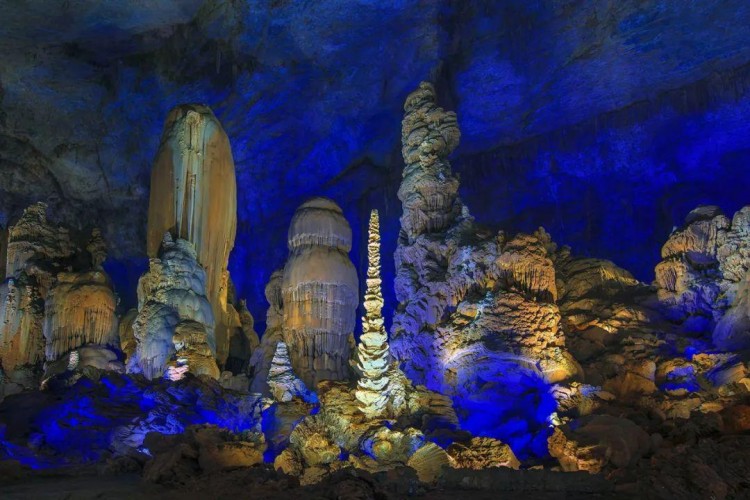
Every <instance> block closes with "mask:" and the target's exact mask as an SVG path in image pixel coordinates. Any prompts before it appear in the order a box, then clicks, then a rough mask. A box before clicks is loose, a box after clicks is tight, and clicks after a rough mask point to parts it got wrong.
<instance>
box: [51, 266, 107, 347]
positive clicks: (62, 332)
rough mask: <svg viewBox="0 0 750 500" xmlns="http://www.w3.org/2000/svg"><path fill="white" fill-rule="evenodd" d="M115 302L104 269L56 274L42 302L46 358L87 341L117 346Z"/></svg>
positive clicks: (82, 344)
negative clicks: (51, 286)
mask: <svg viewBox="0 0 750 500" xmlns="http://www.w3.org/2000/svg"><path fill="white" fill-rule="evenodd" d="M116 306H117V300H116V298H115V294H114V292H113V290H112V285H111V284H110V283H109V278H108V277H107V275H106V274H104V272H102V271H90V272H86V273H60V274H58V275H57V283H56V284H55V286H54V287H53V288H52V290H50V292H49V294H48V295H47V300H46V302H45V315H44V316H45V318H44V330H43V331H44V338H45V340H46V348H45V354H46V358H47V361H54V360H56V359H58V358H59V357H60V356H62V355H63V354H65V353H67V352H70V351H72V350H74V349H78V348H79V347H81V346H85V345H89V344H93V345H97V346H109V347H111V348H114V349H117V348H119V339H118V321H117V316H116V315H115V307H116Z"/></svg>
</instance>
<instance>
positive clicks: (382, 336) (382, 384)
mask: <svg viewBox="0 0 750 500" xmlns="http://www.w3.org/2000/svg"><path fill="white" fill-rule="evenodd" d="M368 234H369V237H368V240H367V259H368V266H367V291H366V292H365V316H364V317H363V318H362V336H361V337H360V339H359V346H357V369H358V370H359V372H360V373H361V374H362V375H361V376H360V378H359V380H358V381H357V390H356V391H355V396H356V397H357V400H359V402H360V403H361V404H360V407H359V408H360V410H362V412H363V413H364V414H365V415H367V416H368V417H376V416H379V415H382V414H383V412H384V411H385V409H386V406H387V404H388V382H389V378H388V369H389V367H390V352H389V348H388V334H387V333H386V331H385V327H384V326H383V315H382V313H381V311H382V309H383V294H382V292H381V289H380V287H381V283H382V281H381V279H380V221H379V219H378V211H377V210H373V211H372V212H371V213H370V226H369V233H368Z"/></svg>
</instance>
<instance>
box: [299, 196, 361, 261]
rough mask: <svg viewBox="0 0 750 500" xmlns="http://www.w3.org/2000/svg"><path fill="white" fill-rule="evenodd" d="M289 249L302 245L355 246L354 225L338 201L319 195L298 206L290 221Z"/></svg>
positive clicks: (347, 248)
mask: <svg viewBox="0 0 750 500" xmlns="http://www.w3.org/2000/svg"><path fill="white" fill-rule="evenodd" d="M288 245H289V251H293V250H295V249H297V248H300V247H303V246H320V247H331V248H336V249H339V250H341V251H342V252H348V251H350V250H351V249H352V229H351V228H350V227H349V223H348V222H347V221H346V219H345V218H344V213H343V212H342V211H341V208H340V207H339V206H338V205H337V204H336V202H335V201H333V200H331V199H328V198H323V197H316V198H312V199H310V200H308V201H306V202H305V203H303V204H302V205H300V206H299V208H298V209H297V211H296V212H295V213H294V217H292V223H291V224H290V225H289V237H288Z"/></svg>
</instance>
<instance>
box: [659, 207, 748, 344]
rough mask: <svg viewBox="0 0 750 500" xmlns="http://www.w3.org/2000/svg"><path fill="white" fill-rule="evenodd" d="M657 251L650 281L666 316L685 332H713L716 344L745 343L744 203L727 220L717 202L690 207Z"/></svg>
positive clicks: (746, 213)
mask: <svg viewBox="0 0 750 500" xmlns="http://www.w3.org/2000/svg"><path fill="white" fill-rule="evenodd" d="M661 256H662V261H661V262H660V263H659V264H658V265H657V266H656V283H657V285H658V287H659V299H660V300H661V301H662V302H663V304H664V306H665V308H666V311H667V313H668V314H669V317H670V319H672V320H673V321H678V322H680V323H682V324H684V327H685V330H686V331H687V332H689V333H690V332H692V333H694V334H705V333H711V332H713V342H714V344H716V346H717V347H719V348H721V349H724V350H736V349H741V348H746V347H750V322H748V319H747V316H748V304H747V300H748V299H747V297H746V295H747V292H746V291H745V290H746V288H747V286H746V285H745V284H744V283H746V282H747V280H748V271H749V270H750V206H747V207H745V208H743V209H741V210H739V211H738V212H737V213H735V214H734V217H733V218H732V219H731V220H730V219H729V218H728V217H726V216H725V215H724V214H723V213H722V212H721V209H719V208H718V207H714V206H701V207H698V208H696V209H694V210H693V211H691V212H690V213H689V214H688V216H687V217H686V218H685V225H684V226H683V227H681V228H679V229H677V230H675V231H674V232H673V233H672V234H671V235H670V237H669V240H667V242H666V243H665V244H664V246H663V247H662V252H661ZM725 315H727V319H726V320H724V321H722V318H723V317H724V316H725Z"/></svg>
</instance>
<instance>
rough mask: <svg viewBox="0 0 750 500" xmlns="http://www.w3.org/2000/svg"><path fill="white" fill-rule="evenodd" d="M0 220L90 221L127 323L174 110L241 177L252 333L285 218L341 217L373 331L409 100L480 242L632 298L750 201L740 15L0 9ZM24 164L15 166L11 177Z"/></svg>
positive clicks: (527, 5)
mask: <svg viewBox="0 0 750 500" xmlns="http://www.w3.org/2000/svg"><path fill="white" fill-rule="evenodd" d="M0 17H1V18H2V22H0V49H2V53H3V54H4V56H3V61H2V62H1V63H0V173H2V175H3V182H2V185H0V221H1V222H2V224H3V225H6V224H8V223H12V222H13V220H15V218H16V217H18V215H19V214H20V211H21V210H22V209H23V208H24V207H25V206H27V205H28V204H29V203H31V202H33V201H37V200H46V201H48V202H49V203H50V205H51V210H50V212H51V214H52V215H53V216H54V217H55V218H58V219H60V220H61V221H63V222H65V223H68V224H72V225H73V226H77V227H81V228H83V227H86V226H93V225H98V226H101V227H102V228H103V230H104V232H105V238H106V239H107V241H108V242H109V244H110V248H111V250H110V259H109V260H108V262H107V264H106V269H107V271H108V272H109V273H110V274H111V275H112V276H113V278H114V280H115V282H116V286H117V290H118V292H119V295H120V296H121V301H122V303H121V306H122V308H123V309H125V308H127V307H130V306H132V305H133V302H134V300H135V284H136V281H137V278H138V276H139V275H140V274H141V273H142V272H143V270H144V269H145V268H146V259H145V252H144V242H145V236H144V234H145V221H146V206H147V200H148V188H149V186H148V179H149V172H150V168H151V164H152V161H153V158H154V155H155V153H156V150H157V147H158V144H159V137H160V133H161V128H162V124H163V121H164V117H165V116H166V114H167V111H168V110H169V109H171V108H172V107H173V106H175V105H176V104H179V103H182V102H202V103H205V104H207V105H209V106H210V107H211V108H212V109H213V110H214V112H215V113H216V115H217V117H218V119H219V120H220V121H221V123H222V124H223V126H224V128H225V129H226V131H227V133H228V135H229V138H230V140H231V143H232V150H233V154H234V159H235V162H236V171H237V179H238V186H239V189H238V196H239V200H238V201H239V227H238V234H237V240H236V245H235V248H234V251H233V252H232V256H231V261H230V270H231V273H232V278H233V280H234V283H235V286H236V289H237V293H238V295H239V296H240V297H245V298H247V302H248V307H249V308H250V310H251V312H252V313H253V316H254V317H255V320H256V324H257V328H258V329H259V331H262V330H263V324H264V320H265V310H266V307H267V303H266V300H265V298H264V296H263V289H264V286H265V284H266V282H267V281H268V278H269V276H270V274H271V273H272V272H273V270H274V269H276V268H278V267H280V266H281V265H283V262H284V259H285V257H286V249H285V233H286V230H287V227H288V223H289V220H290V218H291V215H292V213H293V211H294V209H295V208H296V207H297V206H298V205H299V204H300V203H301V202H302V201H304V200H305V199H306V198H308V197H311V196H314V195H324V196H329V197H331V198H333V199H334V200H336V201H337V202H338V203H339V204H340V205H341V206H342V208H343V209H344V212H345V215H346V217H347V219H348V220H349V221H350V223H351V225H352V228H353V231H354V250H353V252H352V259H353V261H354V262H355V264H356V265H357V266H358V270H359V271H360V273H363V272H364V269H365V264H366V263H365V255H364V253H363V252H362V251H361V248H362V245H363V243H364V238H365V237H366V235H365V234H364V233H365V231H364V229H365V224H366V217H367V214H368V213H369V210H370V209H371V208H377V209H379V210H380V213H381V217H382V230H383V255H384V259H383V268H384V269H383V270H384V283H386V284H387V285H386V287H385V290H384V292H385V298H386V318H387V320H386V321H387V322H388V324H389V322H390V314H389V312H390V310H391V309H392V307H393V304H394V302H395V297H394V294H393V290H392V288H391V286H389V285H388V284H389V283H392V282H393V260H392V258H391V256H392V254H393V251H394V249H395V244H396V238H397V232H398V227H399V226H398V217H399V215H400V213H401V207H400V203H399V201H398V199H397V198H396V194H395V193H396V190H397V188H398V184H399V181H400V177H401V169H402V167H403V161H402V159H401V155H400V136H399V131H400V119H401V116H402V103H403V100H404V97H405V96H406V95H407V94H408V92H410V91H411V90H412V89H413V88H415V86H416V85H417V84H418V83H419V82H420V81H422V80H428V81H432V82H433V83H434V84H435V85H436V88H437V90H438V93H439V98H440V99H439V100H440V103H441V105H442V106H444V107H445V108H446V109H453V110H455V111H456V112H457V114H458V120H459V126H460V128H461V131H462V138H461V144H460V146H459V148H458V149H457V151H456V152H455V153H454V157H453V158H452V162H453V167H454V170H455V171H456V172H458V173H459V174H460V176H461V195H462V197H463V199H464V201H465V203H466V204H467V205H468V206H469V207H470V209H471V210H472V213H473V215H475V216H476V218H477V220H478V221H479V222H481V223H485V224H487V225H490V226H492V227H495V228H501V229H504V230H506V231H508V232H515V231H530V230H533V229H535V228H536V227H538V226H544V227H545V228H546V229H547V231H548V232H550V233H551V234H552V236H553V238H554V239H555V241H557V242H558V243H560V244H568V245H571V246H572V247H573V250H574V252H576V253H577V254H579V255H592V256H597V257H601V258H606V259H611V260H613V261H614V262H616V263H617V264H618V265H620V266H622V267H624V268H626V269H628V270H630V271H631V272H633V273H634V274H635V276H636V277H637V278H639V279H640V280H643V281H645V282H650V281H651V280H652V279H653V267H654V265H655V263H656V262H657V261H658V259H659V248H660V245H661V244H663V242H664V241H665V240H666V238H667V236H668V235H669V233H670V231H671V230H672V228H673V227H674V226H676V225H679V224H681V222H682V220H683V218H684V216H685V215H686V213H687V212H688V211H689V210H690V209H691V208H693V207H694V206H696V205H698V204H702V203H709V204H717V205H720V206H721V207H722V208H723V209H724V211H725V212H726V213H732V212H733V211H735V210H736V209H738V208H739V207H740V206H741V205H742V204H743V202H746V201H747V197H746V194H747V189H746V186H747V185H748V182H749V181H750V170H748V169H747V168H746V165H747V164H748V162H749V161H750V133H749V132H750V124H749V123H750V122H748V120H746V119H744V118H743V117H745V116H747V114H748V111H750V95H749V94H748V83H750V31H748V30H747V26H748V24H750V23H749V21H750V6H749V5H748V4H747V3H746V2H742V1H727V2H722V5H721V8H717V7H716V5H714V4H713V3H711V2H690V3H687V2H670V1H666V0H665V1H649V2H641V1H623V2H606V1H601V2H591V3H587V4H585V5H584V4H580V3H575V2H546V1H526V0H523V1H521V0H507V1H502V2H482V1H448V0H445V1H438V0H434V1H422V2H412V1H398V0H393V1H377V2H374V1H365V0H359V1H353V2H344V3H342V2H337V1H323V2H304V3H300V2H284V1H281V2H278V1H274V2H268V1H250V2H221V1H212V0H211V1H198V0H191V1H187V2H168V1H163V2H155V3H154V7H153V8H149V9H137V8H135V7H133V6H128V3H127V2H94V1H80V2H63V3H59V4H58V3H55V4H54V5H47V4H45V3H44V2H38V3H32V4H30V5H28V6H26V7H25V8H21V7H19V6H17V4H16V3H15V2H3V5H2V16H0ZM19 165H23V168H19Z"/></svg>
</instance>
